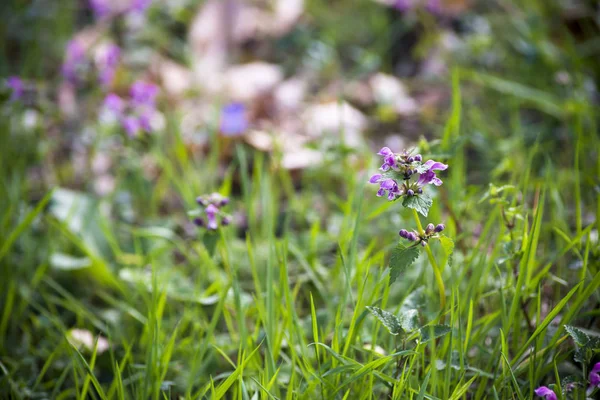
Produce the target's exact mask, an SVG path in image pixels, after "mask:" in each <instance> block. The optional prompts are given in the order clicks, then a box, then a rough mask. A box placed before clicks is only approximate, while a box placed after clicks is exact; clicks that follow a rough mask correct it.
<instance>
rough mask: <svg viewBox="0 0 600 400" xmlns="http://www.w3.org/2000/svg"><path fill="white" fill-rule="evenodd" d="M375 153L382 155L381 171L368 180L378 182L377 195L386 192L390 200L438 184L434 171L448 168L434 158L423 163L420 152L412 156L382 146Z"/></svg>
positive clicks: (418, 192) (417, 192) (413, 193)
mask: <svg viewBox="0 0 600 400" xmlns="http://www.w3.org/2000/svg"><path fill="white" fill-rule="evenodd" d="M377 154H378V155H380V156H382V157H383V164H382V165H381V168H380V169H381V170H382V171H383V173H381V174H375V175H373V176H371V178H370V179H369V182H370V183H375V184H379V190H378V191H377V196H379V197H381V196H385V195H386V194H387V198H388V200H390V201H392V200H396V199H398V198H400V197H402V196H408V197H411V196H415V195H419V194H422V193H423V188H424V187H425V186H427V185H429V184H433V185H435V186H440V185H441V184H442V180H441V179H440V178H438V177H437V176H436V174H435V172H434V171H443V170H445V169H447V168H448V166H447V165H446V164H442V163H441V162H438V161H434V160H428V161H427V162H425V163H423V157H422V156H421V155H420V154H416V155H414V156H413V155H411V154H410V153H408V152H403V153H401V154H397V153H394V152H392V151H391V150H390V149H389V148H388V147H384V148H382V149H381V150H380V151H379V153H377ZM415 178H416V179H415ZM400 182H402V183H400Z"/></svg>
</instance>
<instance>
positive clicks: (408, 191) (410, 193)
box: [406, 189, 415, 196]
mask: <svg viewBox="0 0 600 400" xmlns="http://www.w3.org/2000/svg"><path fill="white" fill-rule="evenodd" d="M406 194H407V195H408V196H414V195H415V192H414V191H413V190H412V189H408V190H407V191H406Z"/></svg>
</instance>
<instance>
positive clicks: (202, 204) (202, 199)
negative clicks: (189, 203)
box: [196, 196, 207, 206]
mask: <svg viewBox="0 0 600 400" xmlns="http://www.w3.org/2000/svg"><path fill="white" fill-rule="evenodd" d="M196 203H198V205H200V206H206V204H207V202H206V200H204V198H203V197H202V196H198V197H196Z"/></svg>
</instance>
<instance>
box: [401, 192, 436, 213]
mask: <svg viewBox="0 0 600 400" xmlns="http://www.w3.org/2000/svg"><path fill="white" fill-rule="evenodd" d="M402 205H403V206H404V207H408V208H412V209H415V210H417V212H419V213H420V214H421V215H423V216H424V217H426V216H427V214H428V213H429V209H430V208H431V206H432V205H433V200H432V199H431V197H429V196H427V195H426V194H419V195H414V196H405V197H404V200H403V201H402Z"/></svg>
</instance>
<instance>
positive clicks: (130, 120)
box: [122, 115, 141, 138]
mask: <svg viewBox="0 0 600 400" xmlns="http://www.w3.org/2000/svg"><path fill="white" fill-rule="evenodd" d="M122 124H123V129H125V132H127V135H128V136H129V137H131V138H133V137H136V136H138V135H139V134H140V130H141V126H140V121H139V120H138V119H137V117H134V116H132V115H129V116H127V117H125V118H123V121H122Z"/></svg>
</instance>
